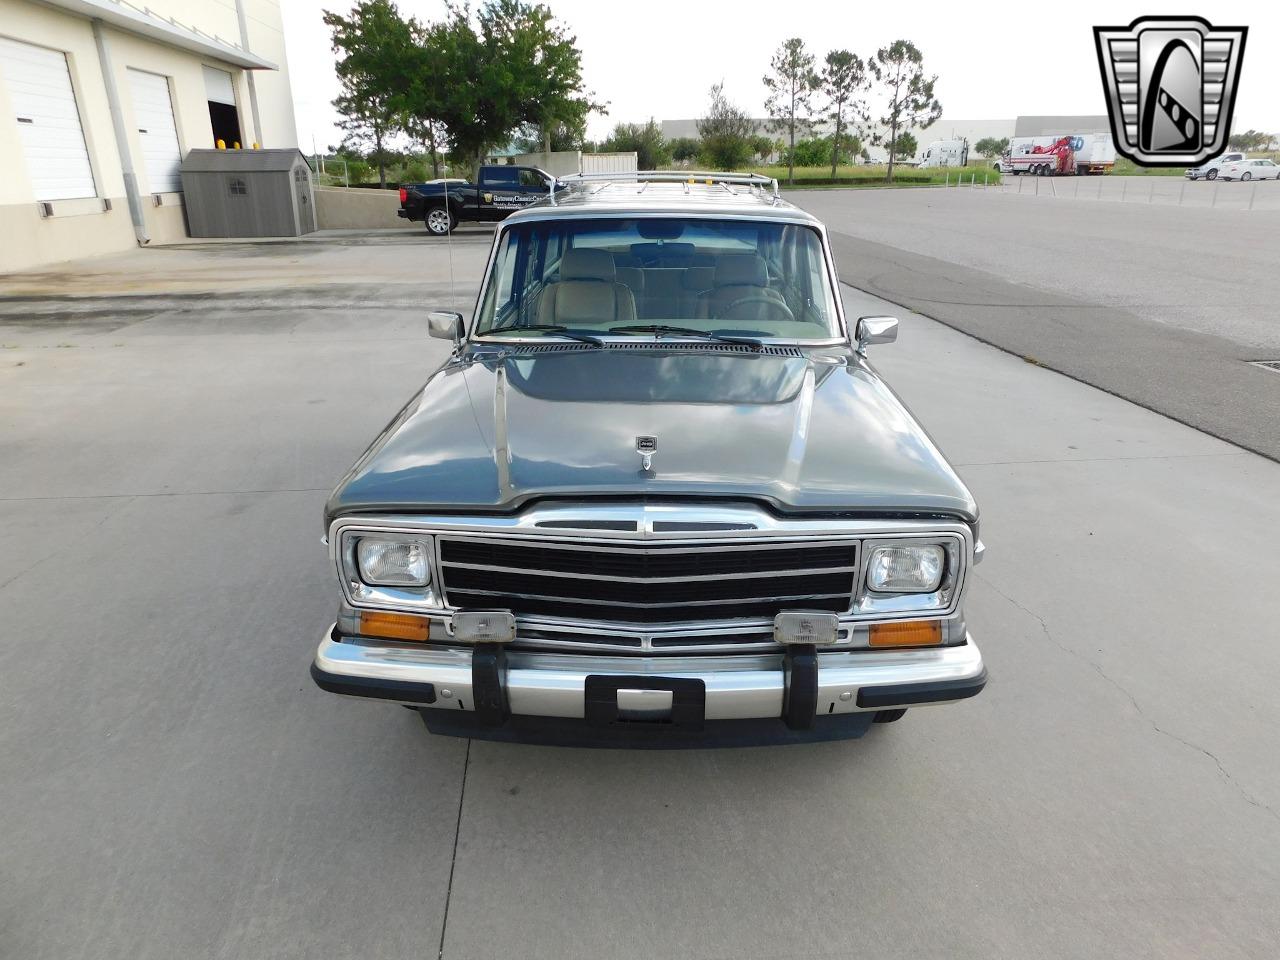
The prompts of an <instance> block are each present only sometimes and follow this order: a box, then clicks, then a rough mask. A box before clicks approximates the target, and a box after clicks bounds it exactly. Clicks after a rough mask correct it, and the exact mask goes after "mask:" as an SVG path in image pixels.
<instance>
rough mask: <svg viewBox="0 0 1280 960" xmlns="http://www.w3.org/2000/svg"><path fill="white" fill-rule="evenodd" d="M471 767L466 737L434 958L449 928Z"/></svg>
mask: <svg viewBox="0 0 1280 960" xmlns="http://www.w3.org/2000/svg"><path fill="white" fill-rule="evenodd" d="M470 767H471V739H470V738H468V739H467V752H466V755H465V756H464V757H463V760H462V784H461V786H460V787H459V789H458V819H457V820H456V821H455V822H454V825H453V854H452V855H451V856H450V857H449V883H448V885H447V886H446V887H445V893H444V917H442V918H441V920H440V949H439V951H438V952H437V953H436V960H444V935H445V933H446V932H447V931H448V929H449V901H450V900H452V899H453V871H454V868H455V867H457V865H458V836H459V835H460V834H461V833H462V802H463V800H465V799H466V796H467V770H468V769H470Z"/></svg>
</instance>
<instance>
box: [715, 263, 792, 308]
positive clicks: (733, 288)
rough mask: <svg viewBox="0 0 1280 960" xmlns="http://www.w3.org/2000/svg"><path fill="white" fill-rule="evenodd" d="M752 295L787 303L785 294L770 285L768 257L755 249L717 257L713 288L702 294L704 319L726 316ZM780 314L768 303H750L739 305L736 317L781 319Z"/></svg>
mask: <svg viewBox="0 0 1280 960" xmlns="http://www.w3.org/2000/svg"><path fill="white" fill-rule="evenodd" d="M748 298H752V299H758V298H764V299H767V300H776V301H777V302H778V303H781V304H783V305H784V306H785V301H784V300H783V299H782V295H781V294H780V293H778V291H777V290H774V289H773V288H772V287H770V286H769V271H768V269H767V268H766V267H765V263H764V258H763V257H760V256H758V255H757V254H754V253H731V254H726V255H725V256H722V257H719V258H717V260H716V266H715V272H714V273H713V274H712V279H711V289H710V290H708V291H707V292H706V293H703V294H701V295H700V296H699V297H698V317H699V318H700V319H713V320H719V319H725V316H724V314H725V311H727V310H728V309H729V308H730V307H731V306H733V305H734V304H735V303H737V302H738V301H739V300H745V299H748ZM777 317H778V314H777V313H776V312H775V311H772V310H770V309H769V307H768V306H767V305H765V304H760V303H756V304H746V305H743V306H741V307H739V308H738V310H737V311H736V314H735V316H734V317H733V318H732V319H734V320H750V319H753V318H759V319H761V320H768V319H771V318H772V319H775V320H776V319H777Z"/></svg>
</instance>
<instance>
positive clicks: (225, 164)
mask: <svg viewBox="0 0 1280 960" xmlns="http://www.w3.org/2000/svg"><path fill="white" fill-rule="evenodd" d="M182 192H183V194H184V196H183V202H184V203H185V204H186V208H187V229H188V230H189V232H190V233H191V236H193V237H299V236H302V234H304V233H311V232H312V231H314V230H315V228H316V201H315V194H314V193H313V192H312V190H311V169H310V168H309V167H308V166H307V160H306V158H305V157H304V156H303V155H302V154H301V153H299V152H298V151H297V150H292V149H291V150H192V151H190V152H189V153H188V154H187V156H186V159H185V160H183V161H182Z"/></svg>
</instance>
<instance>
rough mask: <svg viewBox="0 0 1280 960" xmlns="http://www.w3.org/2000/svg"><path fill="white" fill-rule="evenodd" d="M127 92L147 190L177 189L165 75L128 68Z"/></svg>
mask: <svg viewBox="0 0 1280 960" xmlns="http://www.w3.org/2000/svg"><path fill="white" fill-rule="evenodd" d="M129 92H130V93H131V94H132V95H133V116H134V119H135V120H136V121H137V123H138V142H139V143H140V144H141V145H142V165H143V167H144V168H145V169H146V171H147V193H179V192H181V190H182V150H181V149H180V148H179V147H178V125H177V124H176V123H174V121H173V101H172V100H170V99H169V79H168V78H167V77H162V76H160V75H159V74H156V73H144V72H143V71H142V70H134V69H132V68H131V69H130V70H129Z"/></svg>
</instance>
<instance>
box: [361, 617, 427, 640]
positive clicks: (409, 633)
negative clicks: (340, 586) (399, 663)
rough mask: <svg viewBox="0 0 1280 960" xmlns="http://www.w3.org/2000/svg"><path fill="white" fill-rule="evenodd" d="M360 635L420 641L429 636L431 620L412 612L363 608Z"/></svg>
mask: <svg viewBox="0 0 1280 960" xmlns="http://www.w3.org/2000/svg"><path fill="white" fill-rule="evenodd" d="M360 635H361V636H364V637H379V638H381V639H383V640H413V641H416V642H418V643H422V642H423V641H424V640H426V639H427V638H428V637H430V636H431V621H430V620H428V619H427V618H426V617H419V616H417V615H416V614H412V613H387V612H385V611H382V610H364V611H361V613H360Z"/></svg>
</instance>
